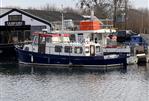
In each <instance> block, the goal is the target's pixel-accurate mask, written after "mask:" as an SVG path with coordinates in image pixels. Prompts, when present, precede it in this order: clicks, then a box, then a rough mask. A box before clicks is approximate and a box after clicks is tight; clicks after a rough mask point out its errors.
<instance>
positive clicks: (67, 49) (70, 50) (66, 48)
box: [64, 46, 72, 53]
mask: <svg viewBox="0 0 149 101" xmlns="http://www.w3.org/2000/svg"><path fill="white" fill-rule="evenodd" d="M64 51H65V53H72V47H71V46H65V49H64Z"/></svg>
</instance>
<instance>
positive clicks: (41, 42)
mask: <svg viewBox="0 0 149 101" xmlns="http://www.w3.org/2000/svg"><path fill="white" fill-rule="evenodd" d="M45 48H46V38H45V37H41V36H39V39H38V52H39V53H43V54H44V53H45Z"/></svg>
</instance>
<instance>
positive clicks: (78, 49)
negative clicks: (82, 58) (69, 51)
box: [74, 47, 83, 54]
mask: <svg viewBox="0 0 149 101" xmlns="http://www.w3.org/2000/svg"><path fill="white" fill-rule="evenodd" d="M82 52H83V49H82V47H75V48H74V53H76V54H82Z"/></svg>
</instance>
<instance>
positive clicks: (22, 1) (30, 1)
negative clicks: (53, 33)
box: [0, 0, 149, 8]
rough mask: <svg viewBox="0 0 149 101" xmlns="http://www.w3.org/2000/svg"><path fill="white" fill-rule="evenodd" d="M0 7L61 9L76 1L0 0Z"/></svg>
mask: <svg viewBox="0 0 149 101" xmlns="http://www.w3.org/2000/svg"><path fill="white" fill-rule="evenodd" d="M0 1H1V4H0V6H1V7H13V6H17V7H21V8H28V7H34V8H40V7H43V6H44V5H45V4H47V3H48V4H50V5H54V6H57V7H61V5H63V6H64V7H67V6H69V7H73V8H75V7H76V3H77V2H78V0H0ZM130 1H131V3H132V4H133V5H134V6H135V7H136V8H138V7H146V8H149V0H130Z"/></svg>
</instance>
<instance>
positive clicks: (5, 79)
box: [0, 63, 149, 101]
mask: <svg viewBox="0 0 149 101" xmlns="http://www.w3.org/2000/svg"><path fill="white" fill-rule="evenodd" d="M148 78H149V69H148V64H146V65H140V66H138V65H131V66H128V69H127V71H126V70H124V69H119V68H116V69H108V70H96V69H95V70H90V69H66V68H61V69H59V68H56V69H53V68H40V67H38V68H36V66H23V65H18V64H17V63H13V64H1V65H0V81H1V82H0V101H149V98H148V95H149V92H148V90H149V87H148V85H149V84H148V83H149V80H148Z"/></svg>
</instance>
